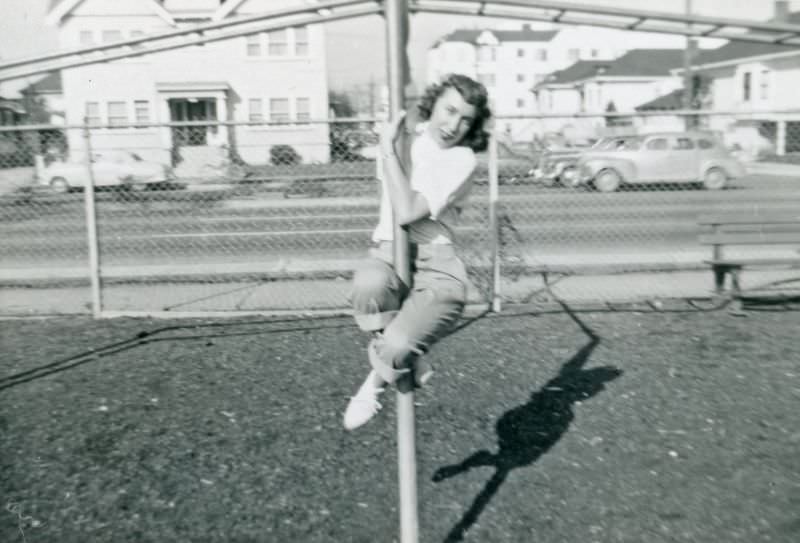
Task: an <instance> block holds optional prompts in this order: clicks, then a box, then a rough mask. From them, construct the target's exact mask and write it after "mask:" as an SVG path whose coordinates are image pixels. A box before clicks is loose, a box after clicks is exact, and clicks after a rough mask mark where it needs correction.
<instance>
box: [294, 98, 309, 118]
mask: <svg viewBox="0 0 800 543" xmlns="http://www.w3.org/2000/svg"><path fill="white" fill-rule="evenodd" d="M295 113H296V117H297V120H298V121H310V120H311V100H310V99H309V98H298V99H297V100H296V101H295Z"/></svg>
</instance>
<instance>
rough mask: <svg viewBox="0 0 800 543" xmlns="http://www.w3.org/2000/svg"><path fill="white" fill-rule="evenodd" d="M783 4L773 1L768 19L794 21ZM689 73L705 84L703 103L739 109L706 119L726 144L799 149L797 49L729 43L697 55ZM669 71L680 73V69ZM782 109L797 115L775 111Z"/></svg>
mask: <svg viewBox="0 0 800 543" xmlns="http://www.w3.org/2000/svg"><path fill="white" fill-rule="evenodd" d="M786 6H787V4H786V2H776V16H775V18H773V21H776V20H777V21H786V22H789V23H792V24H800V12H794V13H788V12H787V8H786ZM692 72H693V74H695V75H696V76H700V77H702V78H704V79H705V80H706V82H707V84H708V87H709V96H708V100H707V107H709V108H711V109H714V110H717V111H731V112H734V113H736V112H741V113H740V114H738V115H737V114H734V115H724V116H716V115H715V116H711V117H710V119H709V128H712V129H715V130H719V131H720V132H722V133H724V134H726V140H727V141H728V143H731V144H739V145H740V146H741V147H743V148H748V147H751V148H752V147H754V146H755V147H761V149H757V148H756V149H750V150H751V151H754V152H759V151H763V150H764V149H763V147H765V145H767V146H769V145H771V146H772V147H773V148H774V151H775V152H776V153H777V154H781V155H782V154H784V153H787V152H792V153H796V152H800V107H798V106H800V101H798V99H797V89H798V88H800V48H798V47H797V46H796V45H772V44H762V43H751V42H743V41H732V42H730V43H728V44H727V45H724V46H722V47H720V48H718V49H713V50H708V51H703V52H701V53H700V54H699V55H697V57H696V58H694V60H693V62H692ZM675 73H676V74H677V75H682V70H676V71H675ZM787 110H794V111H797V113H779V111H784V112H785V111H787ZM753 112H755V113H753ZM740 140H741V141H740Z"/></svg>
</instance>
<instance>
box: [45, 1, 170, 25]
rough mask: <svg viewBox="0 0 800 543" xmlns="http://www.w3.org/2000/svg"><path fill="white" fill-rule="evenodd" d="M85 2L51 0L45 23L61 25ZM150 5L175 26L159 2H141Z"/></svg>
mask: <svg viewBox="0 0 800 543" xmlns="http://www.w3.org/2000/svg"><path fill="white" fill-rule="evenodd" d="M83 1H84V0H50V7H49V8H48V9H47V16H46V17H45V22H46V23H47V24H49V25H51V26H56V25H58V24H59V23H61V20H62V19H63V18H64V17H66V16H67V15H69V14H70V13H71V12H72V10H74V9H75V8H77V7H78V6H79V5H80V4H81V3H82V2H83ZM140 1H142V2H146V3H148V4H150V6H151V7H152V8H153V11H154V12H155V13H156V14H157V15H158V16H159V17H161V18H162V19H164V20H165V21H167V22H168V23H169V24H175V21H174V20H173V19H172V16H171V15H170V14H169V12H168V11H167V10H165V9H164V8H163V7H162V6H161V3H160V2H159V1H158V0H140Z"/></svg>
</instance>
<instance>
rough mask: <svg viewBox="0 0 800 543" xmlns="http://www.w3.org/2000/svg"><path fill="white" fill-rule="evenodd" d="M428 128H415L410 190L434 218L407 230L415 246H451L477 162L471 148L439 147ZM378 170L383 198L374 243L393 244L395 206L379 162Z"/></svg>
mask: <svg viewBox="0 0 800 543" xmlns="http://www.w3.org/2000/svg"><path fill="white" fill-rule="evenodd" d="M427 127H428V123H420V124H418V125H417V126H416V130H415V131H416V133H417V137H416V138H415V139H414V141H413V143H412V144H411V179H410V184H411V189H412V190H414V191H416V192H418V193H420V194H421V195H422V196H423V197H424V198H425V200H426V201H427V202H428V208H429V209H430V211H431V214H430V216H429V217H426V218H423V219H419V220H418V221H414V222H413V223H411V224H410V225H409V226H408V230H409V240H410V241H411V242H413V243H444V244H449V243H453V230H452V229H453V227H454V226H455V224H456V223H457V221H458V217H459V215H460V214H461V208H462V207H463V205H464V203H465V202H466V200H467V196H468V193H469V190H470V188H471V187H472V182H471V175H472V172H473V171H474V170H475V165H476V164H477V161H476V158H475V153H474V152H473V151H472V149H470V148H469V147H462V146H455V147H450V148H447V149H442V148H441V147H439V144H438V143H436V141H435V140H434V139H433V138H432V137H431V135H430V134H429V133H428V130H427ZM377 167H378V177H379V178H380V179H381V187H382V195H381V207H380V218H379V220H378V226H377V227H376V228H375V231H374V232H373V234H372V239H373V241H376V242H378V241H391V240H392V239H393V238H394V231H393V227H392V206H391V202H390V201H389V194H388V191H387V190H386V181H385V180H384V176H383V164H382V163H381V161H380V158H379V159H378V164H377Z"/></svg>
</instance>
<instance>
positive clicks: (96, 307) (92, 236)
mask: <svg viewBox="0 0 800 543" xmlns="http://www.w3.org/2000/svg"><path fill="white" fill-rule="evenodd" d="M83 138H84V140H85V146H84V147H85V148H86V174H87V175H86V182H85V184H84V186H83V203H84V208H85V209H84V212H85V214H86V240H87V242H88V244H89V281H90V284H91V291H92V316H93V317H94V318H96V319H97V318H100V315H101V313H102V310H103V305H102V298H101V296H100V251H99V246H98V242H97V216H96V208H95V200H94V171H93V170H92V140H91V134H90V132H89V119H88V118H84V121H83Z"/></svg>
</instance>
